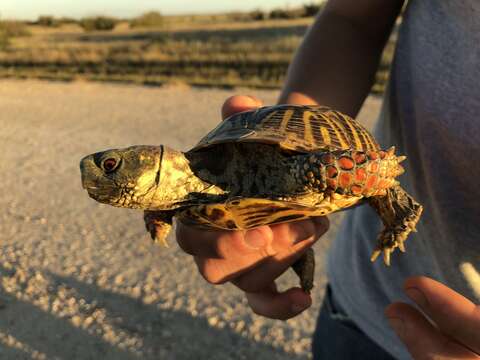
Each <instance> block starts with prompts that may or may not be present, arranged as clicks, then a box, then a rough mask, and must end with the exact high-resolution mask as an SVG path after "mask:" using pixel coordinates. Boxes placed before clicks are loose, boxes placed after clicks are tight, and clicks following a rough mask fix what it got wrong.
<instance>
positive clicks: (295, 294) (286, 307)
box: [246, 283, 312, 320]
mask: <svg viewBox="0 0 480 360" xmlns="http://www.w3.org/2000/svg"><path fill="white" fill-rule="evenodd" d="M246 295H247V300H248V304H249V305H250V307H251V308H252V310H253V312H255V313H256V314H258V315H261V316H265V317H268V318H271V319H279V320H287V319H290V318H292V317H294V316H296V315H298V314H300V313H301V312H303V311H304V310H306V309H308V308H309V307H310V306H311V305H312V298H311V297H310V295H308V294H306V293H305V292H303V290H302V289H300V288H291V289H288V290H287V291H285V292H278V291H277V289H276V286H275V284H274V283H271V284H270V285H269V286H267V288H266V289H265V290H263V291H261V292H256V293H246Z"/></svg>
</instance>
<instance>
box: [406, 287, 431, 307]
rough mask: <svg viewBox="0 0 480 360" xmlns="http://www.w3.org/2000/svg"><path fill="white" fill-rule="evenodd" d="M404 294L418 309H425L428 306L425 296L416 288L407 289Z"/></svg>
mask: <svg viewBox="0 0 480 360" xmlns="http://www.w3.org/2000/svg"><path fill="white" fill-rule="evenodd" d="M405 293H406V294H407V296H408V297H409V298H410V299H412V300H413V301H414V302H415V303H416V304H417V305H419V306H420V307H422V308H426V307H427V306H428V300H427V298H426V296H425V295H424V294H423V293H422V292H421V291H420V290H418V289H417V288H414V287H410V288H407V289H405Z"/></svg>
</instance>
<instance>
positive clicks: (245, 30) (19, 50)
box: [0, 15, 394, 93]
mask: <svg viewBox="0 0 480 360" xmlns="http://www.w3.org/2000/svg"><path fill="white" fill-rule="evenodd" d="M238 16H240V15H238ZM235 19H236V18H235V17H232V16H231V15H230V16H226V15H223V16H222V15H216V16H212V15H210V16H206V15H205V16H192V17H188V16H182V17H165V21H163V22H162V23H161V25H158V26H156V27H148V28H142V27H141V26H140V27H132V26H129V23H128V22H119V23H118V24H117V25H116V26H115V28H114V29H113V30H112V31H98V32H95V31H90V32H85V31H84V29H82V28H81V27H80V26H79V25H78V24H64V25H61V26H58V27H45V26H39V25H35V26H32V25H30V26H28V28H27V30H28V31H27V33H28V34H29V36H17V37H12V38H11V39H9V41H8V44H7V45H5V46H3V50H0V77H13V78H39V79H51V80H75V79H78V78H81V79H88V80H104V81H116V82H129V83H137V84H149V85H160V84H165V83H186V84H190V85H196V86H216V87H229V88H230V87H234V86H245V87H255V88H266V89H268V88H279V87H280V86H281V84H282V82H283V80H284V77H285V73H286V70H287V67H288V64H289V62H290V61H291V59H292V56H293V53H294V51H295V49H296V48H297V47H298V45H299V44H300V42H301V39H302V37H303V35H304V34H305V31H306V30H307V28H308V26H309V25H310V24H311V23H312V22H313V19H314V18H313V17H304V18H296V19H267V20H250V21H241V20H235ZM240 19H241V18H240ZM393 44H394V40H392V41H391V42H390V43H389V45H388V46H387V49H386V51H385V55H384V59H383V60H382V64H381V68H380V70H379V72H378V74H377V82H376V84H375V87H374V89H373V91H374V92H376V93H380V92H382V91H383V89H384V86H385V82H386V79H387V70H388V67H389V63H390V61H391V58H392V53H393ZM1 48H2V47H1V46H0V49H1Z"/></svg>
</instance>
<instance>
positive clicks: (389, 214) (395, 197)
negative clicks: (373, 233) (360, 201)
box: [368, 185, 423, 265]
mask: <svg viewBox="0 0 480 360" xmlns="http://www.w3.org/2000/svg"><path fill="white" fill-rule="evenodd" d="M368 202H369V204H370V205H371V206H372V207H373V208H374V209H375V210H376V212H377V213H378V215H379V216H380V218H381V219H382V222H383V224H384V225H385V228H384V229H383V230H382V232H381V233H380V234H379V236H378V242H377V246H376V248H375V249H374V251H373V253H372V256H371V258H370V259H371V261H375V260H376V259H377V257H378V256H379V255H380V254H381V253H383V261H384V262H385V264H386V265H390V254H391V253H392V252H393V251H394V250H395V248H397V247H398V248H399V249H400V251H402V252H405V245H404V242H405V240H406V239H407V237H408V235H409V234H410V232H412V231H414V232H415V231H416V230H415V226H416V225H417V222H418V220H419V219H420V216H421V214H422V211H423V207H422V205H420V204H419V203H418V202H416V201H415V199H413V198H412V197H411V196H410V195H409V194H407V192H406V191H405V190H403V189H402V188H401V187H400V186H398V185H396V186H393V187H391V188H389V189H387V194H386V195H385V196H372V197H370V198H368Z"/></svg>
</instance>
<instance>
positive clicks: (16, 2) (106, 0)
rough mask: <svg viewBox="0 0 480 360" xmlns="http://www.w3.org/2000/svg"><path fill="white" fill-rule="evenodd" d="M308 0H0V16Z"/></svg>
mask: <svg viewBox="0 0 480 360" xmlns="http://www.w3.org/2000/svg"><path fill="white" fill-rule="evenodd" d="M311 2H312V1H310V0H240V1H239V0H0V18H2V19H10V18H15V19H22V20H23V19H25V20H33V19H36V18H37V17H38V16H39V15H54V16H68V17H75V18H79V17H83V16H91V15H110V16H116V17H122V18H129V17H135V16H137V15H139V14H141V13H143V12H146V11H150V10H156V11H159V12H161V13H162V14H165V15H174V14H199V13H217V12H226V11H237V10H244V11H248V10H254V9H265V10H268V9H272V8H275V7H296V6H300V5H303V4H307V3H311Z"/></svg>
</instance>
